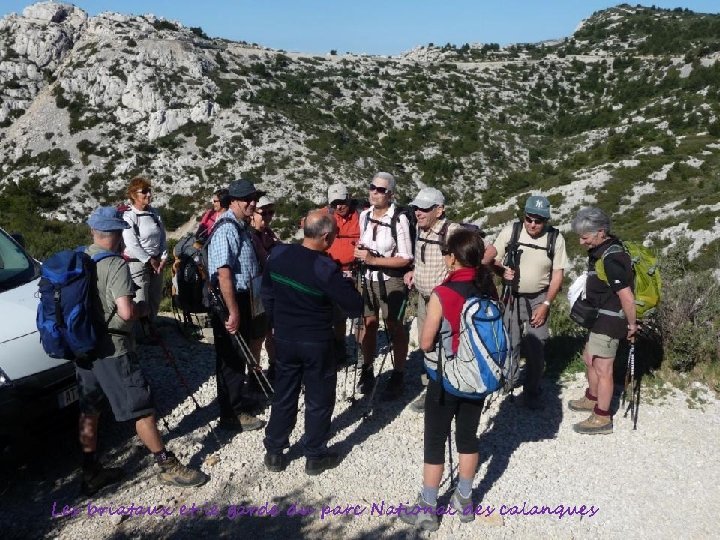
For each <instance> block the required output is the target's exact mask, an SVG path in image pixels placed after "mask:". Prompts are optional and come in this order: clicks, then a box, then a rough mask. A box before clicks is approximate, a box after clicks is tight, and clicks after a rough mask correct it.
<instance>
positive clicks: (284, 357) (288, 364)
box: [263, 336, 337, 458]
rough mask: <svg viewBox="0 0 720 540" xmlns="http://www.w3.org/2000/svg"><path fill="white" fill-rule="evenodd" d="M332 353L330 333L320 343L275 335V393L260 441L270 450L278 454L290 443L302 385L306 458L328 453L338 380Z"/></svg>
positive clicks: (332, 344) (332, 345) (332, 346)
mask: <svg viewBox="0 0 720 540" xmlns="http://www.w3.org/2000/svg"><path fill="white" fill-rule="evenodd" d="M333 352H334V343H333V339H332V337H330V336H328V340H327V341H320V342H302V341H301V342H297V341H286V340H284V339H278V338H275V356H276V362H275V366H276V367H275V395H274V396H273V402H272V408H271V409H270V420H269V421H268V425H267V427H266V428H265V440H264V441H263V442H264V444H265V449H266V450H267V451H268V452H269V453H271V454H280V453H281V452H282V451H283V449H285V448H287V447H288V446H289V438H290V433H291V432H292V430H293V429H294V428H295V422H296V420H297V413H298V396H299V395H300V386H301V384H304V385H305V438H304V448H305V457H308V458H319V457H322V456H323V455H325V454H326V453H327V440H328V437H329V434H330V420H331V418H332V413H333V409H334V408H335V385H336V383H337V373H336V371H335V360H334V357H333Z"/></svg>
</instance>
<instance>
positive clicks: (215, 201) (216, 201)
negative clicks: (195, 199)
mask: <svg viewBox="0 0 720 540" xmlns="http://www.w3.org/2000/svg"><path fill="white" fill-rule="evenodd" d="M219 202H220V201H219V200H218V199H213V200H212V203H213V204H216V203H219Z"/></svg>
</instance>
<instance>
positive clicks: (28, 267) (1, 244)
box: [0, 230, 39, 291]
mask: <svg viewBox="0 0 720 540" xmlns="http://www.w3.org/2000/svg"><path fill="white" fill-rule="evenodd" d="M38 271H39V269H38V265H37V263H36V262H35V261H34V260H33V259H31V258H30V257H29V256H28V255H27V253H25V251H24V250H23V248H21V247H20V246H19V245H18V244H17V242H15V241H14V240H13V239H12V238H10V236H8V235H7V234H6V233H5V231H3V230H0V291H7V290H8V289H13V288H15V287H18V286H20V285H23V284H25V283H27V282H29V281H32V280H33V279H35V278H36V277H37V276H38Z"/></svg>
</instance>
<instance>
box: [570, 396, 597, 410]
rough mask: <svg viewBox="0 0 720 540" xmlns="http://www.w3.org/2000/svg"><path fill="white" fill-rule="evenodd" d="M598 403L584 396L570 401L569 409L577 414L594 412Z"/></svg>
mask: <svg viewBox="0 0 720 540" xmlns="http://www.w3.org/2000/svg"><path fill="white" fill-rule="evenodd" d="M595 405H597V401H593V400H592V399H588V397H587V396H583V397H581V398H580V399H571V400H570V401H568V409H570V410H571V411H575V412H585V411H594V410H595Z"/></svg>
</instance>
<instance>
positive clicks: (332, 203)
mask: <svg viewBox="0 0 720 540" xmlns="http://www.w3.org/2000/svg"><path fill="white" fill-rule="evenodd" d="M345 205H347V201H345V200H340V199H338V200H337V201H333V202H331V203H330V206H332V207H333V208H337V207H338V206H345Z"/></svg>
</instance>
